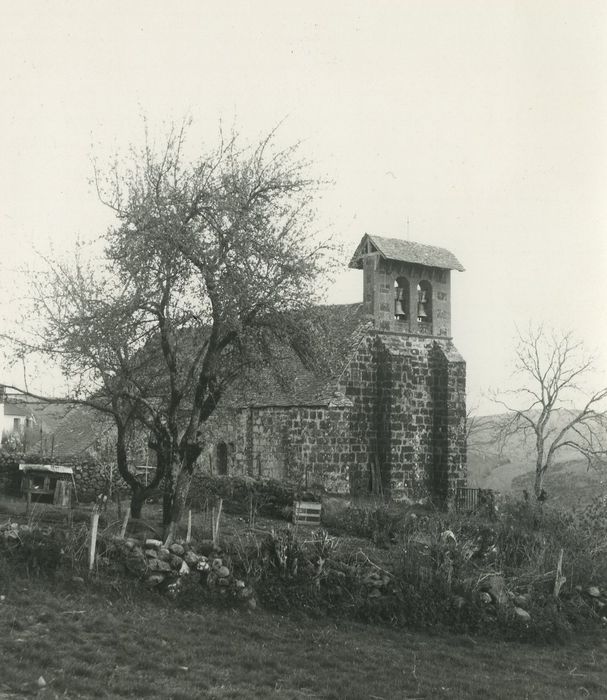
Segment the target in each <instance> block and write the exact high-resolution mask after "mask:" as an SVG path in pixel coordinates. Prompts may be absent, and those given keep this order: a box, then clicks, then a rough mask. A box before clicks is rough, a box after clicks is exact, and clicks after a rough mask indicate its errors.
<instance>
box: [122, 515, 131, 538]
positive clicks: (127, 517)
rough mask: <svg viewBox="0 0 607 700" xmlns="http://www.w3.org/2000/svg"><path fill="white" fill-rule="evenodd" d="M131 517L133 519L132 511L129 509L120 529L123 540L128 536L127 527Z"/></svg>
mask: <svg viewBox="0 0 607 700" xmlns="http://www.w3.org/2000/svg"><path fill="white" fill-rule="evenodd" d="M130 517H131V509H130V508H127V510H126V513H125V514H124V520H123V521H122V527H121V528H120V537H121V538H122V539H124V536H125V535H126V526H127V525H128V522H129V518H130Z"/></svg>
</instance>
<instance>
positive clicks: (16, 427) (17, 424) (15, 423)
mask: <svg viewBox="0 0 607 700" xmlns="http://www.w3.org/2000/svg"><path fill="white" fill-rule="evenodd" d="M20 426H21V418H13V430H19V428H20Z"/></svg>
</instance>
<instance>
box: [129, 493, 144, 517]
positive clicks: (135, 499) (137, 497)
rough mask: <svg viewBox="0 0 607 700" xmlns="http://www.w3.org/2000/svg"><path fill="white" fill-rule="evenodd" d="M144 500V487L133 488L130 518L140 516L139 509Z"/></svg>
mask: <svg viewBox="0 0 607 700" xmlns="http://www.w3.org/2000/svg"><path fill="white" fill-rule="evenodd" d="M144 502H145V489H142V488H139V489H133V490H132V492H131V518H135V519H136V520H139V519H140V518H141V509H142V507H143V504H144Z"/></svg>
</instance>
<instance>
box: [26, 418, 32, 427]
mask: <svg viewBox="0 0 607 700" xmlns="http://www.w3.org/2000/svg"><path fill="white" fill-rule="evenodd" d="M25 427H26V428H31V427H32V419H31V418H26V419H25Z"/></svg>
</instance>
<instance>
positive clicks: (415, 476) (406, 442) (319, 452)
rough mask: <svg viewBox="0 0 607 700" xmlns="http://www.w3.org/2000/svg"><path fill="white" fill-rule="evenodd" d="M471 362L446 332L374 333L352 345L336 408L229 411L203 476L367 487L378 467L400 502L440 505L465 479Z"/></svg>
mask: <svg viewBox="0 0 607 700" xmlns="http://www.w3.org/2000/svg"><path fill="white" fill-rule="evenodd" d="M465 376H466V369H465V363H464V361H463V360H462V358H461V357H460V356H459V354H458V353H457V351H456V350H455V348H454V347H453V345H452V343H451V341H450V340H449V339H446V338H445V339H442V338H433V337H429V336H422V335H414V334H403V333H386V332H371V333H369V334H368V335H367V336H365V337H364V338H363V340H362V341H361V342H360V343H359V345H358V347H357V348H356V349H355V350H354V351H353V353H352V355H351V357H350V360H349V362H348V364H347V365H346V367H345V369H344V371H343V373H342V375H341V377H340V379H339V381H338V383H337V385H336V389H337V390H338V394H337V396H341V397H342V400H340V399H339V398H338V399H336V401H335V402H334V404H333V405H328V406H327V405H324V406H322V405H319V406H291V407H283V406H274V407H272V406H267V407H252V408H243V409H240V410H225V411H222V412H218V413H217V414H216V416H214V417H213V419H212V420H211V421H210V422H209V425H208V430H207V435H208V443H209V445H208V448H207V450H206V451H205V453H204V454H203V456H202V458H201V459H200V460H199V463H200V466H199V472H200V473H203V472H204V473H217V469H216V466H217V449H218V445H219V444H220V443H224V445H226V446H227V447H228V455H229V463H228V468H227V474H229V475H244V474H248V475H250V476H253V477H262V478H264V477H265V478H270V477H271V478H276V479H283V480H287V481H289V482H291V483H295V484H299V485H301V486H302V487H305V486H308V487H312V486H314V485H318V486H322V487H323V488H324V489H326V490H327V491H328V492H333V493H350V494H353V495H358V494H367V493H369V490H370V486H371V473H372V471H373V470H378V471H379V474H380V477H381V483H382V487H383V493H384V494H385V495H389V496H391V497H392V498H395V499H401V498H409V499H413V500H419V499H422V498H427V497H432V498H434V499H435V500H437V501H438V502H444V500H445V499H447V498H449V497H450V496H451V494H452V493H453V491H454V489H456V488H457V487H458V486H463V485H465V475H466V448H465Z"/></svg>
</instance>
